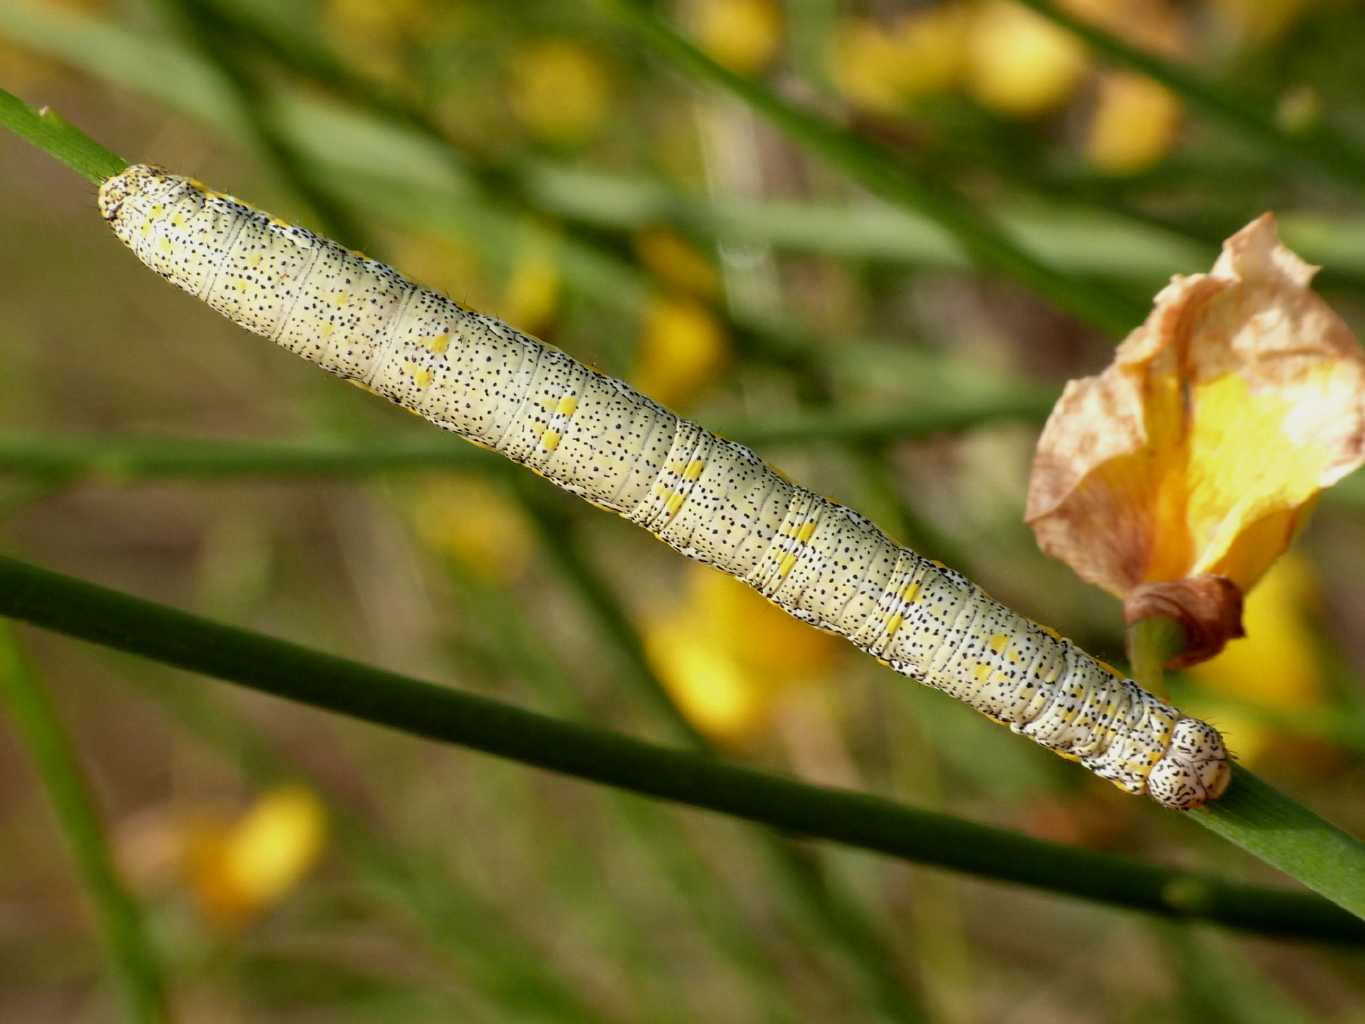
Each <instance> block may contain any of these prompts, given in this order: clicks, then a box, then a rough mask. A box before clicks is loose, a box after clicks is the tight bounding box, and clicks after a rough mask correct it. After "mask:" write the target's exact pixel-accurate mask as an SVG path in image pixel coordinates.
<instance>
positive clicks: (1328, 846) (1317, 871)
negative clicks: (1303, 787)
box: [1129, 620, 1365, 918]
mask: <svg viewBox="0 0 1365 1024" xmlns="http://www.w3.org/2000/svg"><path fill="white" fill-rule="evenodd" d="M1152 623H1154V624H1152ZM1138 626H1139V627H1142V626H1144V624H1143V623H1139V624H1138ZM1183 642H1184V634H1183V631H1180V627H1179V625H1178V624H1176V623H1172V622H1169V621H1167V620H1149V624H1147V625H1146V628H1134V629H1133V630H1131V631H1130V633H1129V648H1130V651H1129V656H1130V658H1131V659H1132V660H1133V662H1134V663H1135V664H1136V665H1140V666H1142V671H1143V672H1144V674H1145V675H1146V676H1147V679H1146V680H1144V682H1145V683H1146V684H1147V685H1148V686H1154V687H1155V688H1156V691H1157V692H1162V691H1164V689H1165V686H1164V682H1163V679H1162V666H1163V665H1164V663H1165V662H1166V661H1167V660H1168V659H1169V658H1170V657H1171V656H1172V655H1173V654H1174V653H1176V652H1178V651H1179V649H1180V648H1181V647H1182V646H1183ZM1190 817H1191V818H1193V819H1194V820H1195V821H1197V822H1199V824H1201V825H1203V826H1204V827H1205V828H1207V829H1209V831H1211V832H1215V833H1217V834H1218V835H1220V836H1222V837H1223V838H1224V839H1226V840H1228V841H1229V842H1231V843H1235V844H1236V845H1238V846H1240V847H1241V848H1242V849H1244V850H1246V851H1247V852H1248V853H1251V854H1253V855H1254V856H1256V857H1259V858H1260V859H1261V860H1263V861H1265V862H1266V863H1267V864H1273V865H1274V866H1275V867H1277V868H1279V869H1280V870H1281V871H1283V872H1284V873H1285V874H1287V875H1290V876H1292V877H1294V878H1297V879H1299V880H1300V881H1301V882H1303V883H1304V884H1305V885H1307V886H1309V887H1310V888H1312V889H1314V890H1316V891H1317V892H1319V893H1321V894H1322V895H1324V896H1326V897H1327V898H1328V899H1330V900H1331V901H1332V902H1334V903H1336V904H1338V905H1339V906H1342V907H1345V908H1346V909H1348V910H1350V911H1351V912H1352V913H1354V914H1356V915H1357V916H1360V917H1362V918H1365V844H1363V843H1361V841H1360V840H1358V839H1356V838H1355V837H1354V836H1350V835H1347V834H1346V833H1345V832H1343V831H1341V830H1340V829H1338V828H1337V827H1336V826H1334V825H1332V824H1330V823H1329V822H1326V821H1324V820H1323V819H1322V818H1320V817H1318V816H1317V815H1316V814H1314V813H1313V812H1312V811H1310V810H1308V808H1306V807H1304V806H1303V805H1302V804H1299V803H1296V802H1295V801H1293V800H1291V799H1290V798H1289V797H1287V796H1286V795H1285V794H1283V793H1281V792H1280V791H1279V790H1277V789H1275V788H1274V787H1273V786H1271V785H1269V784H1268V783H1266V782H1264V781H1262V780H1261V779H1259V778H1257V777H1256V776H1255V775H1253V774H1252V773H1251V772H1250V771H1248V770H1247V769H1246V768H1243V767H1242V766H1241V765H1238V764H1233V771H1232V782H1231V784H1230V785H1229V787H1228V791H1227V792H1226V793H1225V794H1224V795H1223V796H1222V798H1220V799H1218V800H1215V801H1214V802H1213V803H1210V804H1206V805H1205V806H1203V807H1201V808H1200V809H1199V810H1197V811H1193V812H1191V813H1190Z"/></svg>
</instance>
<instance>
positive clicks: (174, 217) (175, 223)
mask: <svg viewBox="0 0 1365 1024" xmlns="http://www.w3.org/2000/svg"><path fill="white" fill-rule="evenodd" d="M184 226H185V215H184V214H183V213H181V212H179V211H178V210H177V211H176V212H175V213H173V214H171V227H173V228H183V227H184Z"/></svg>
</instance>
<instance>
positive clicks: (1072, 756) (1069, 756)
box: [1052, 750, 1080, 761]
mask: <svg viewBox="0 0 1365 1024" xmlns="http://www.w3.org/2000/svg"><path fill="white" fill-rule="evenodd" d="M1052 752H1053V753H1054V754H1056V755H1057V756H1058V757H1060V758H1061V759H1062V760H1063V761H1079V760H1080V758H1079V757H1078V756H1077V755H1075V754H1068V753H1067V752H1066V751H1065V750H1054V751H1052Z"/></svg>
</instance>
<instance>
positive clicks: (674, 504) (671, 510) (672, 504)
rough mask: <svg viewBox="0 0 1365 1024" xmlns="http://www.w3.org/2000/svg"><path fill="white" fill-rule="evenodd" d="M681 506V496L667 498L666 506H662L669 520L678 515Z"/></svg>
mask: <svg viewBox="0 0 1365 1024" xmlns="http://www.w3.org/2000/svg"><path fill="white" fill-rule="evenodd" d="M682 506H683V496H682V495H681V494H675V495H673V497H671V498H669V499H668V502H667V504H665V505H664V511H666V512H667V513H668V515H669V518H670V519H671V518H672V517H673V516H676V515H677V514H678V509H680V508H682Z"/></svg>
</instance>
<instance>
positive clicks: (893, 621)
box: [886, 612, 905, 636]
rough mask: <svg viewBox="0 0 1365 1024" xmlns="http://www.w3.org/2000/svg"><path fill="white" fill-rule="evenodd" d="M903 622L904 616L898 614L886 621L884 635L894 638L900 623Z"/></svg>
mask: <svg viewBox="0 0 1365 1024" xmlns="http://www.w3.org/2000/svg"><path fill="white" fill-rule="evenodd" d="M904 621H905V616H904V615H901V614H900V613H899V612H898V613H897V614H895V615H893V616H891V618H889V619H887V620H886V635H887V636H895V635H896V631H897V630H898V629H900V628H901V623H903V622H904Z"/></svg>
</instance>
